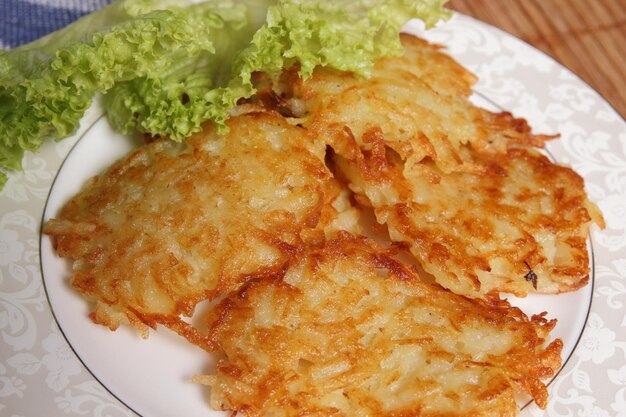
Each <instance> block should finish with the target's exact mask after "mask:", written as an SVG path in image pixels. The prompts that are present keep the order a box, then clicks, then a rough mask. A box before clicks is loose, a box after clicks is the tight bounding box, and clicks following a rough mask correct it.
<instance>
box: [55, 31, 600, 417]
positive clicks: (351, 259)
mask: <svg viewBox="0 0 626 417" xmlns="http://www.w3.org/2000/svg"><path fill="white" fill-rule="evenodd" d="M402 43H403V45H404V48H405V54H404V55H403V56H400V57H393V58H385V59H381V60H379V61H378V62H377V63H376V65H375V68H374V71H373V74H372V76H371V77H370V78H367V79H364V78H361V77H358V76H356V75H354V74H351V73H345V72H338V71H333V70H328V69H324V68H319V69H317V70H316V71H315V72H314V74H313V76H312V77H311V78H309V79H306V80H303V79H301V78H300V77H299V76H298V72H297V68H294V69H291V70H288V71H285V72H284V73H283V74H282V75H281V76H280V78H279V79H273V80H271V79H269V78H268V77H266V76H264V75H263V74H258V75H257V79H256V80H255V81H256V83H257V86H258V92H257V94H256V95H255V96H254V97H253V98H252V99H250V100H248V101H246V102H243V103H241V104H240V105H239V106H238V107H237V108H236V109H234V110H233V112H232V117H231V118H230V119H229V121H228V122H227V124H228V127H229V131H228V133H226V134H218V133H217V132H216V129H215V127H214V126H212V125H211V124H207V125H206V127H205V130H204V131H203V132H201V133H198V134H195V135H193V136H192V137H191V138H189V139H188V140H187V141H186V142H185V143H183V144H180V143H175V142H173V141H170V140H167V139H157V140H155V141H153V142H151V143H148V144H146V145H145V146H143V147H141V148H139V149H136V150H134V151H133V152H132V153H131V154H130V155H128V156H127V157H126V158H125V159H123V160H122V161H119V162H117V163H115V164H114V165H113V166H111V167H110V168H109V169H108V170H107V171H106V172H105V173H103V174H102V175H100V176H99V177H96V178H93V179H91V180H90V181H89V182H88V183H87V184H86V185H85V187H84V189H83V191H81V192H80V193H79V194H78V195H77V196H75V197H74V198H72V199H71V200H70V201H69V202H68V203H67V204H66V205H65V207H64V208H63V209H62V211H61V212H60V213H58V216H57V217H56V218H55V219H53V220H51V221H50V222H49V223H48V224H47V225H46V226H45V233H47V234H48V235H50V236H51V237H52V239H53V242H54V245H55V248H56V250H57V251H58V253H59V255H61V256H64V257H69V258H71V259H72V260H73V262H74V266H73V272H72V274H73V275H72V278H71V283H72V285H73V287H74V288H75V289H76V290H77V291H79V292H80V293H81V294H82V295H84V296H85V297H86V298H87V299H88V300H90V301H91V302H92V303H93V312H92V313H91V318H92V319H93V321H94V322H96V323H100V324H103V325H106V326H108V327H109V328H111V329H115V328H117V327H118V326H119V325H120V324H121V323H127V324H130V325H131V326H133V327H134V328H136V329H137V330H138V331H140V332H142V334H143V335H146V336H147V334H148V330H149V328H156V327H157V325H159V324H160V325H162V326H165V327H167V328H170V329H172V330H173V331H175V332H177V333H178V334H180V335H181V336H183V337H184V338H185V339H186V340H188V341H189V342H191V343H194V344H197V345H198V346H200V347H202V348H204V349H205V350H207V351H208V352H211V353H213V354H216V355H218V357H219V358H220V359H219V361H218V363H217V366H216V369H215V371H214V373H213V374H212V375H203V376H200V377H197V378H196V380H197V381H198V382H202V383H205V384H208V385H210V386H211V406H212V407H213V408H215V409H217V410H228V411H230V412H231V413H232V415H240V416H249V417H252V416H281V417H282V416H285V417H287V416H307V417H312V416H319V417H322V416H324V417H328V416H359V417H361V416H394V417H400V416H424V417H425V416H513V415H517V414H518V413H519V405H518V404H520V403H522V404H523V402H524V399H525V398H529V397H532V399H534V401H535V402H536V403H537V405H539V406H540V407H545V406H546V403H547V390H546V387H545V382H546V379H547V378H549V377H551V376H553V375H554V374H555V373H556V372H557V371H558V369H559V368H560V366H561V348H562V342H561V341H560V340H558V339H556V340H550V331H551V330H552V329H553V327H554V326H555V324H556V322H555V320H549V319H548V318H547V317H546V313H544V314H542V315H535V316H532V317H528V316H526V314H524V313H523V312H522V311H521V310H520V309H518V308H515V307H512V306H511V305H510V304H509V303H508V302H507V301H506V300H505V299H504V296H503V295H502V294H501V293H507V294H514V295H517V296H522V297H523V296H526V295H527V294H529V293H544V294H545V293H550V294H556V293H561V292H566V291H573V290H576V289H578V288H580V287H581V286H584V285H585V284H586V283H587V282H588V280H589V273H590V271H589V256H588V251H587V243H586V238H587V232H588V229H589V226H590V224H591V223H592V222H595V223H597V224H598V225H600V226H602V225H603V220H602V217H601V214H600V213H599V212H598V211H597V209H596V208H595V206H594V205H593V204H591V203H590V202H589V200H588V199H587V196H586V194H585V191H584V184H583V180H582V179H581V177H580V176H578V175H577V174H576V173H575V172H573V171H572V170H571V169H569V168H566V167H562V166H559V165H556V164H554V163H553V162H551V161H550V160H549V159H548V158H547V157H546V156H545V155H544V154H542V153H541V152H540V151H539V150H538V149H540V148H542V147H543V146H544V143H545V141H546V140H549V139H553V138H554V137H553V136H542V135H535V134H532V133H531V129H530V128H529V126H528V125H527V123H526V122H525V121H524V120H522V119H517V118H514V117H513V116H512V115H511V114H509V113H492V112H489V111H487V110H484V109H481V108H479V107H476V106H475V105H473V104H472V103H471V102H470V101H469V97H470V95H471V94H472V90H471V87H472V84H473V83H474V82H475V77H474V76H473V75H472V74H470V73H469V72H467V71H466V70H465V69H464V68H463V67H461V66H460V65H459V64H458V63H456V62H455V61H454V60H453V59H451V58H450V57H449V56H447V55H445V54H444V53H442V52H441V51H440V50H439V47H437V46H434V45H430V44H428V43H427V42H425V41H422V40H420V39H417V38H415V37H412V36H410V35H402ZM203 301H210V302H211V304H210V305H211V307H210V309H209V312H208V314H206V316H205V317H204V318H203V320H202V321H203V322H204V324H203V325H202V326H200V325H194V324H193V323H197V320H193V321H192V320H189V319H188V317H190V316H192V315H194V308H195V307H196V305H197V304H198V303H200V302H203ZM203 314H204V313H203Z"/></svg>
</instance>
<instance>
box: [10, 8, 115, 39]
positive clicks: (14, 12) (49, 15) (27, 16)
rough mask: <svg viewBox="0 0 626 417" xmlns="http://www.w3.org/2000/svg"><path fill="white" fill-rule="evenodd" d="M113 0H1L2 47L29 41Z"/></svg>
mask: <svg viewBox="0 0 626 417" xmlns="http://www.w3.org/2000/svg"><path fill="white" fill-rule="evenodd" d="M112 1H113V0H0V49H10V48H14V47H16V46H19V45H22V44H24V43H28V42H30V41H33V40H35V39H37V38H40V37H42V36H44V35H45V34H47V33H50V32H54V31H55V30H57V29H60V28H62V27H63V26H66V25H68V24H70V23H72V22H73V21H74V20H76V19H78V18H79V17H81V16H83V15H85V14H87V13H90V12H93V11H94V10H97V9H99V8H101V7H103V6H105V5H107V4H109V3H111V2H112Z"/></svg>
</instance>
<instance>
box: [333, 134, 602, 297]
mask: <svg viewBox="0 0 626 417" xmlns="http://www.w3.org/2000/svg"><path fill="white" fill-rule="evenodd" d="M373 140H378V141H381V143H380V144H378V145H375V146H374V147H376V148H379V149H382V153H380V154H378V155H375V154H373V153H371V152H366V153H363V154H360V155H359V157H357V158H356V159H355V160H351V161H350V160H346V159H344V158H341V157H337V159H338V166H339V167H340V169H341V170H342V172H343V173H344V175H346V177H347V178H348V180H349V182H350V186H351V188H352V189H353V190H354V191H355V192H356V193H357V194H358V195H359V196H360V201H361V202H363V203H364V204H366V205H371V206H372V207H373V208H374V211H375V213H376V218H377V220H378V221H379V222H380V223H384V224H386V225H387V227H388V229H389V234H390V236H391V238H392V239H393V240H394V241H397V242H405V243H407V244H408V245H409V246H410V250H411V252H412V253H413V255H414V256H415V257H416V258H417V259H418V260H419V261H420V263H421V265H422V267H423V268H424V270H426V271H427V272H429V273H430V274H432V275H433V276H434V277H435V279H436V281H437V282H438V283H440V284H441V285H443V286H444V287H446V288H449V289H450V290H452V291H453V292H455V293H457V294H462V295H466V296H470V297H482V296H485V295H494V296H497V293H499V292H509V293H514V294H516V295H519V296H525V295H526V294H528V293H530V292H539V293H561V292H565V291H572V290H576V289H578V288H580V287H581V286H583V285H585V284H586V283H587V282H588V279H589V256H588V251H587V244H586V238H587V232H588V229H589V225H590V223H591V221H592V218H591V215H594V216H595V217H596V221H598V222H599V223H601V222H602V219H601V216H600V215H599V213H597V211H596V209H595V206H593V205H592V204H591V203H590V202H589V201H588V199H587V196H586V194H585V191H584V184H583V180H582V178H581V177H580V176H578V175H577V174H576V173H575V172H574V171H572V170H571V169H569V168H565V167H561V166H558V165H555V164H553V163H552V162H550V161H549V160H548V158H546V157H545V156H543V155H542V154H540V153H539V152H537V151H536V150H533V149H530V148H511V149H509V150H508V151H507V152H506V153H505V154H498V155H494V154H491V153H481V152H477V151H475V150H473V149H471V148H469V147H464V148H462V149H461V150H462V157H463V160H464V161H467V163H468V165H471V166H472V167H473V168H472V170H468V171H457V172H452V173H443V172H442V171H441V170H439V169H438V168H437V166H436V165H435V164H434V163H432V162H431V161H423V162H421V163H419V164H416V165H413V166H406V165H405V163H403V161H402V160H401V159H400V158H399V157H398V156H397V155H396V154H394V153H393V152H385V150H384V149H385V148H384V144H383V143H382V141H383V139H382V138H381V137H378V139H373ZM353 146H354V147H355V148H356V147H358V145H356V144H354V145H353Z"/></svg>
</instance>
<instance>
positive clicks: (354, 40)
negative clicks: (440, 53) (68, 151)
mask: <svg viewBox="0 0 626 417" xmlns="http://www.w3.org/2000/svg"><path fill="white" fill-rule="evenodd" d="M445 1H446V0H386V1H385V0H308V1H307V0H234V1H233V0H208V1H202V2H197V1H196V2H194V1H192V0H118V1H117V2H115V3H113V4H111V5H110V6H108V7H105V8H103V9H101V10H100V11H97V12H95V13H93V14H90V15H87V16H85V17H83V18H81V19H79V20H78V21H76V22H75V23H73V24H71V25H69V26H67V27H66V28H64V29H61V30H60V31H58V32H55V33H52V34H50V35H48V36H45V37H43V38H41V39H39V40H37V41H35V42H32V43H30V44H27V45H24V46H21V47H18V48H15V49H12V50H10V51H7V52H1V51H0V189H2V187H3V185H4V182H6V178H7V177H6V173H5V172H3V171H4V170H19V169H21V161H22V157H23V155H24V151H31V152H34V151H36V150H37V149H39V147H40V146H41V145H42V143H43V142H44V141H45V140H47V139H49V138H54V139H56V140H60V139H63V138H65V137H67V136H70V135H71V134H72V133H73V132H75V131H76V129H77V128H78V126H79V122H80V119H81V117H82V116H83V114H84V112H85V111H86V110H87V108H89V106H90V105H91V103H92V101H93V99H94V97H95V95H96V94H103V95H104V100H105V105H106V109H107V116H108V118H109V121H110V122H111V123H112V125H113V126H114V127H115V128H116V129H118V130H120V131H122V132H125V133H128V132H131V131H134V130H138V131H140V132H144V133H149V134H151V135H154V136H167V137H169V138H171V139H173V140H177V141H180V140H182V139H184V138H185V137H187V136H189V135H190V134H191V133H193V132H197V131H199V130H200V126H201V124H202V122H204V121H206V120H213V121H214V122H215V123H216V124H217V125H218V127H221V128H222V129H225V127H224V122H225V120H226V119H227V118H228V111H229V109H231V108H232V107H233V106H234V105H235V104H236V103H237V101H238V100H239V99H241V98H245V97H249V96H251V95H252V94H254V88H253V86H252V83H251V75H252V73H253V72H256V71H263V72H267V73H268V74H270V75H277V74H278V73H279V72H280V71H281V70H282V69H283V68H285V67H288V66H291V65H293V64H294V63H296V62H298V63H299V64H300V68H301V70H300V71H301V74H302V75H303V76H305V77H306V76H308V75H310V74H311V72H312V71H313V68H315V67H316V66H318V65H323V66H329V67H332V68H336V69H340V70H347V71H353V72H355V73H358V74H360V75H363V76H367V75H368V74H369V71H370V70H371V68H372V63H373V60H374V59H376V58H378V57H380V56H384V55H394V54H399V53H400V52H401V46H400V43H399V40H398V33H399V31H400V29H401V28H402V26H403V25H404V24H405V23H406V22H407V21H408V20H409V19H411V18H419V19H422V20H423V21H424V22H425V23H426V25H427V26H432V25H433V24H434V23H436V22H437V21H438V20H440V19H442V18H445V17H447V15H448V12H447V11H445V10H444V9H443V8H442V7H443V3H445Z"/></svg>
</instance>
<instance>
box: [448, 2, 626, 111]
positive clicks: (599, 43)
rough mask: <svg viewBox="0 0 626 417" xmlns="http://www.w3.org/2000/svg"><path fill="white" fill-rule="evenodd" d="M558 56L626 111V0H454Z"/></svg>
mask: <svg viewBox="0 0 626 417" xmlns="http://www.w3.org/2000/svg"><path fill="white" fill-rule="evenodd" d="M448 7H450V8H451V9H454V10H456V11H458V12H460V13H463V14H466V15H469V16H472V17H475V18H477V19H479V20H481V21H483V22H485V23H488V24H490V25H493V26H496V27H498V28H500V29H503V30H505V31H507V32H509V33H511V34H513V35H515V36H517V37H518V38H520V39H522V40H524V41H526V42H528V43H529V44H531V45H533V46H534V47H536V48H537V49H540V50H542V51H544V52H545V53H547V54H548V55H550V56H552V57H553V58H555V59H556V60H557V61H559V62H560V63H561V64H562V65H564V66H565V67H567V68H569V69H570V70H572V71H573V72H574V73H576V74H577V75H578V76H579V77H580V78H582V79H583V80H585V81H586V82H587V83H588V84H589V85H591V86H592V87H593V88H595V89H596V90H597V91H598V92H599V93H600V94H601V95H602V96H604V98H605V99H606V100H607V101H608V102H609V103H611V104H612V105H613V107H614V108H615V109H616V110H617V112H618V113H620V114H621V115H622V117H626V0H450V1H449V3H448Z"/></svg>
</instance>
